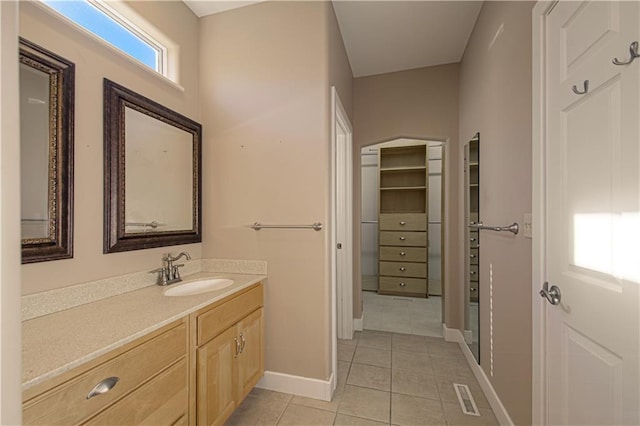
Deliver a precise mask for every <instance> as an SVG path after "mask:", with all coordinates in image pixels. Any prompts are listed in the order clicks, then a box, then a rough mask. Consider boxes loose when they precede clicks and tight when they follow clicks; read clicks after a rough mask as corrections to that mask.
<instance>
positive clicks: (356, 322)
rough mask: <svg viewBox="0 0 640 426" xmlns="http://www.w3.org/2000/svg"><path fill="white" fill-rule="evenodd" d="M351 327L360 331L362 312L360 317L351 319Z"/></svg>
mask: <svg viewBox="0 0 640 426" xmlns="http://www.w3.org/2000/svg"><path fill="white" fill-rule="evenodd" d="M353 329H354V331H362V330H364V312H363V313H362V316H361V317H360V318H354V319H353Z"/></svg>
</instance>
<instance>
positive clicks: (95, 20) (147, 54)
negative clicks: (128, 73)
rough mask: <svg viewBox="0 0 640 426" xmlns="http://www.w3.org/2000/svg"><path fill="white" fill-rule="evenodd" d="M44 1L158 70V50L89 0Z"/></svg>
mask: <svg viewBox="0 0 640 426" xmlns="http://www.w3.org/2000/svg"><path fill="white" fill-rule="evenodd" d="M43 1H44V3H45V4H47V5H48V6H49V7H51V8H52V9H55V10H57V11H58V12H60V13H61V14H63V15H64V16H66V17H67V18H69V19H71V20H72V21H74V22H76V23H77V24H79V25H80V26H82V27H84V28H86V29H87V30H89V31H91V32H92V33H94V34H95V35H97V36H98V37H100V38H102V39H103V40H105V41H107V42H108V43H109V44H112V45H113V46H115V47H117V48H118V49H120V50H122V51H124V52H125V53H128V54H129V55H131V56H133V57H134V58H136V59H137V60H139V61H140V62H142V63H143V64H145V65H147V66H148V67H150V68H152V69H154V70H156V71H158V69H157V65H156V63H157V62H156V56H157V54H158V52H157V51H156V50H155V49H154V48H152V47H151V46H149V44H147V43H145V42H144V41H142V40H141V39H140V38H139V37H137V36H136V35H135V34H133V33H132V32H131V31H129V30H127V29H126V28H123V27H122V26H121V25H120V24H119V23H117V22H116V21H114V20H113V19H111V18H110V17H109V16H107V15H105V14H104V13H103V12H102V11H100V10H98V9H96V8H95V7H93V6H92V5H91V4H89V3H88V2H86V1H83V0H75V1H68V0H67V1H64V0H63V1H55V0H54V1H51V0H43Z"/></svg>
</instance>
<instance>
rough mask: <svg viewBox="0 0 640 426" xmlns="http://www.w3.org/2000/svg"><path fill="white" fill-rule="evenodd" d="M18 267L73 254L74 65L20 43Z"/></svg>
mask: <svg viewBox="0 0 640 426" xmlns="http://www.w3.org/2000/svg"><path fill="white" fill-rule="evenodd" d="M19 75H20V88H19V90H20V170H21V176H20V179H21V181H20V187H21V197H20V198H21V205H20V208H21V234H22V263H31V262H41V261H46V260H55V259H65V258H70V257H72V255H73V251H72V233H73V232H72V231H73V229H72V228H73V221H72V216H73V215H72V209H73V197H72V193H73V165H72V162H73V89H74V65H73V63H71V62H69V61H67V60H66V59H64V58H61V57H59V56H57V55H55V54H53V53H52V52H49V51H47V50H45V49H44V48H42V47H40V46H37V45H35V44H33V43H31V42H29V41H27V40H25V39H20V74H19Z"/></svg>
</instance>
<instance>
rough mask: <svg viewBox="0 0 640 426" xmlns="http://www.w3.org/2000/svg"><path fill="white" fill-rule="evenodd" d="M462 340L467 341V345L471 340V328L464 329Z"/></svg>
mask: <svg viewBox="0 0 640 426" xmlns="http://www.w3.org/2000/svg"><path fill="white" fill-rule="evenodd" d="M464 341H465V342H467V345H470V344H471V343H472V342H473V333H471V330H465V331H464Z"/></svg>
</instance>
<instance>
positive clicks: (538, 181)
mask: <svg viewBox="0 0 640 426" xmlns="http://www.w3.org/2000/svg"><path fill="white" fill-rule="evenodd" d="M555 4H556V2H555V1H541V2H538V3H537V4H536V5H535V6H534V8H533V11H532V15H531V16H532V25H531V27H532V32H533V34H532V129H531V130H532V138H531V140H532V181H533V182H532V183H533V188H532V195H533V204H532V225H533V238H532V257H533V266H532V280H531V291H532V297H531V299H532V307H531V311H532V324H533V330H532V334H533V340H532V371H531V378H532V398H531V412H532V423H533V424H546V418H547V414H546V403H545V401H546V391H545V387H546V379H545V375H546V372H545V371H546V367H545V356H544V355H545V352H546V348H545V340H546V339H545V327H546V323H545V314H544V312H545V304H544V303H542V299H541V298H540V297H539V295H538V291H540V287H541V284H542V282H543V281H544V276H545V272H544V271H545V267H546V264H545V255H544V245H545V243H544V235H545V227H546V223H545V214H544V212H545V209H546V207H545V203H544V200H545V198H544V188H545V171H544V164H545V161H544V159H545V133H546V124H545V120H544V116H545V115H544V111H543V109H544V105H545V90H544V86H545V82H544V79H545V67H546V64H545V54H544V48H545V41H544V37H545V30H544V28H545V17H546V15H547V14H548V13H549V12H550V11H551V9H552V8H553V7H554V6H555Z"/></svg>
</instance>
